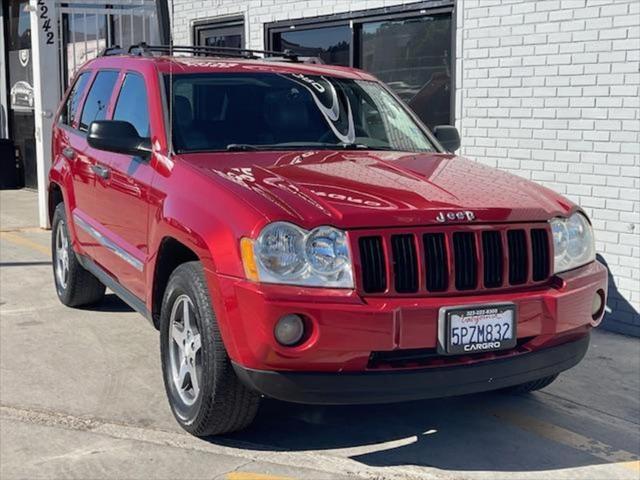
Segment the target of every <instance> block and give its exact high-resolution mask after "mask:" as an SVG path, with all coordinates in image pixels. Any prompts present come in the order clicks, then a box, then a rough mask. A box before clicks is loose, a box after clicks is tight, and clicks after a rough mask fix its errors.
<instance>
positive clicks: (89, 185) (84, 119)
mask: <svg viewBox="0 0 640 480" xmlns="http://www.w3.org/2000/svg"><path fill="white" fill-rule="evenodd" d="M118 75H119V71H118V70H98V71H97V72H96V74H95V75H94V77H93V79H92V82H91V87H90V88H89V91H88V92H87V94H86V99H85V101H84V104H83V108H82V114H81V115H80V119H79V121H78V123H77V132H78V133H77V134H76V135H74V136H73V139H72V142H71V147H72V149H73V161H72V162H71V163H72V170H71V171H72V176H73V186H74V191H75V194H76V202H75V208H74V209H73V211H72V215H73V222H74V225H75V227H76V232H77V236H78V240H79V242H80V243H81V245H80V246H81V248H82V250H84V252H85V253H87V254H88V255H89V256H90V257H91V258H92V259H93V260H94V261H95V262H96V263H98V264H100V265H101V266H102V267H103V268H105V270H109V268H108V266H109V261H110V259H111V256H112V255H113V254H112V253H111V252H110V251H109V250H110V248H109V247H110V244H109V243H108V237H109V235H108V233H107V232H108V226H107V225H105V210H106V209H105V192H106V190H107V188H108V182H109V178H108V167H107V161H108V155H109V153H107V152H103V151H100V150H95V149H93V148H91V147H90V146H89V144H88V143H87V132H88V130H89V125H90V124H91V122H93V121H95V120H105V119H106V118H108V117H107V115H108V113H109V106H110V102H111V97H112V96H113V93H114V87H115V85H116V82H117V80H118ZM105 172H107V173H105Z"/></svg>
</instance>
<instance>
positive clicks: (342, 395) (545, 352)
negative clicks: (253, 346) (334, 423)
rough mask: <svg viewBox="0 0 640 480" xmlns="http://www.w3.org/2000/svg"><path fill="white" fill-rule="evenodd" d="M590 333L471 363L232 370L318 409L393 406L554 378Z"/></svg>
mask: <svg viewBox="0 0 640 480" xmlns="http://www.w3.org/2000/svg"><path fill="white" fill-rule="evenodd" d="M589 339H590V334H588V333H587V334H586V335H583V336H582V337H581V338H580V339H578V340H574V341H572V342H569V343H565V344H562V345H558V346H555V347H549V348H544V349H541V350H537V351H533V352H530V353H525V354H521V355H516V356H513V357H510V358H505V359H500V360H492V361H489V362H479V363H476V364H473V365H458V366H449V367H434V368H428V369H421V370H404V371H393V372H389V371H384V372H362V373H304V372H274V371H264V370H252V369H247V368H244V367H241V366H240V365H237V364H234V365H233V368H234V369H235V371H236V374H237V375H238V377H239V378H240V380H241V381H242V382H244V383H245V384H246V385H247V386H248V387H249V388H251V389H253V390H255V391H257V392H259V393H261V394H263V395H266V396H268V397H271V398H276V399H278V400H284V401H288V402H295V403H307V404H318V405H324V404H327V405H351V404H374V403H391V402H401V401H408V400H420V399H427V398H438V397H447V396H452V395H463V394H468V393H477V392H483V391H487V390H496V389H500V388H505V387H510V386H513V385H518V384H521V383H525V382H529V381H532V380H538V379H540V378H543V377H548V376H551V375H555V374H557V373H560V372H563V371H565V370H568V369H569V368H571V367H573V366H574V365H576V364H577V363H578V362H580V360H582V358H583V357H584V355H585V353H586V352H587V348H588V347H589Z"/></svg>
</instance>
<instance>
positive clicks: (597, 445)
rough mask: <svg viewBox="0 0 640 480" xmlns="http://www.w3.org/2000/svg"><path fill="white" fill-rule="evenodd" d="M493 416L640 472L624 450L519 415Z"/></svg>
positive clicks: (634, 459)
mask: <svg viewBox="0 0 640 480" xmlns="http://www.w3.org/2000/svg"><path fill="white" fill-rule="evenodd" d="M492 414H493V416H495V417H497V418H499V419H501V420H506V421H507V422H509V423H511V424H512V425H515V426H517V427H519V428H521V429H523V430H526V431H528V432H532V433H535V434H536V435H539V436H541V437H544V438H548V439H549V440H553V441H554V442H557V443H561V444H563V445H567V446H569V447H571V448H575V449H576V450H580V451H583V452H585V453H588V454H590V455H593V456H594V457H597V458H600V459H602V460H604V461H606V462H608V463H614V464H616V465H619V466H621V467H624V468H628V469H631V470H635V471H636V472H637V471H640V461H639V460H638V456H637V455H634V454H633V453H631V452H627V451H625V450H617V449H615V448H614V447H612V446H611V445H607V444H606V443H602V442H599V441H598V440H595V439H593V438H589V437H585V436H584V435H580V434H578V433H575V432H572V431H571V430H567V429H565V428H562V427H558V426H557V425H553V424H551V423H547V422H543V421H541V420H538V419H535V418H531V417H527V416H525V415H520V414H519V413H516V412H513V411H508V410H507V411H501V412H493V413H492Z"/></svg>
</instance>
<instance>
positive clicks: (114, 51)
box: [98, 45, 125, 57]
mask: <svg viewBox="0 0 640 480" xmlns="http://www.w3.org/2000/svg"><path fill="white" fill-rule="evenodd" d="M123 53H125V51H124V50H123V49H122V48H121V47H120V45H113V46H111V47H107V48H105V49H104V50H102V51H101V52H100V53H99V54H98V56H99V57H108V56H109V55H121V54H123Z"/></svg>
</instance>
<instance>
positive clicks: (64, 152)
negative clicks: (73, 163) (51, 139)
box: [62, 147, 76, 160]
mask: <svg viewBox="0 0 640 480" xmlns="http://www.w3.org/2000/svg"><path fill="white" fill-rule="evenodd" d="M62 155H64V156H65V157H67V158H68V159H69V160H73V159H74V158H76V151H75V150H74V149H73V148H71V147H65V148H63V149H62Z"/></svg>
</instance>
